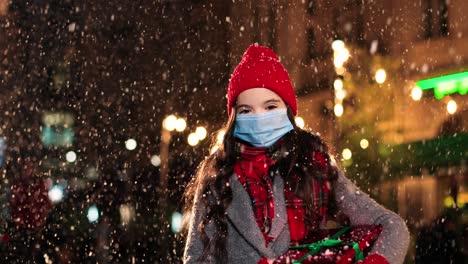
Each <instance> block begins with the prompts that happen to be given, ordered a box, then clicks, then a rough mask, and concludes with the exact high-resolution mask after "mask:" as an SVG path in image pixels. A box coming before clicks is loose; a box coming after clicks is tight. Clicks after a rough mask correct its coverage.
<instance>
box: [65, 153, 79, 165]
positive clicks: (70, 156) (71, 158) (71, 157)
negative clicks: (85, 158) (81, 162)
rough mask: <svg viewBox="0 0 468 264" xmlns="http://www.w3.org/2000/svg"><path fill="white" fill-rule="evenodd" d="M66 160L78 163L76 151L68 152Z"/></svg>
mask: <svg viewBox="0 0 468 264" xmlns="http://www.w3.org/2000/svg"><path fill="white" fill-rule="evenodd" d="M65 159H66V160H67V161H68V162H70V163H73V162H75V161H76V153H75V152H74V151H68V152H67V154H65Z"/></svg>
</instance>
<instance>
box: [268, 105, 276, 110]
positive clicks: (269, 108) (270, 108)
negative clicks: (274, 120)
mask: <svg viewBox="0 0 468 264" xmlns="http://www.w3.org/2000/svg"><path fill="white" fill-rule="evenodd" d="M276 108H277V106H276V105H269V106H267V109H268V110H273V109H276Z"/></svg>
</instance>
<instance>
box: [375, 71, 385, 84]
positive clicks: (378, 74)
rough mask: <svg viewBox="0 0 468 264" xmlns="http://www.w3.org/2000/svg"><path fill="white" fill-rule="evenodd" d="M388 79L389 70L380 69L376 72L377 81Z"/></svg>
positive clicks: (382, 81) (380, 82) (381, 81)
mask: <svg viewBox="0 0 468 264" xmlns="http://www.w3.org/2000/svg"><path fill="white" fill-rule="evenodd" d="M386 79H387V72H385V70H384V69H378V70H377V71H376V72H375V81H376V82H377V83H379V84H382V83H384V82H385V80H386Z"/></svg>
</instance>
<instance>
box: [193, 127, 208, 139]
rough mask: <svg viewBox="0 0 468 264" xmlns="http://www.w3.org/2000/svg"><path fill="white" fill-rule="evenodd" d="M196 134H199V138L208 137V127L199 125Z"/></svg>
mask: <svg viewBox="0 0 468 264" xmlns="http://www.w3.org/2000/svg"><path fill="white" fill-rule="evenodd" d="M195 134H196V135H197V137H198V139H199V140H203V139H205V138H206V135H207V134H208V133H207V132H206V128H204V127H202V126H199V127H197V129H196V130H195Z"/></svg>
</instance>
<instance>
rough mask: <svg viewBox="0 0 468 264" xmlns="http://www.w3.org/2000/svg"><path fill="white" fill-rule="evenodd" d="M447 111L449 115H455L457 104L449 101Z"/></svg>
mask: <svg viewBox="0 0 468 264" xmlns="http://www.w3.org/2000/svg"><path fill="white" fill-rule="evenodd" d="M447 111H448V113H449V114H451V115H453V114H455V112H456V111H457V102H455V101H454V100H450V101H449V102H448V103H447Z"/></svg>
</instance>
